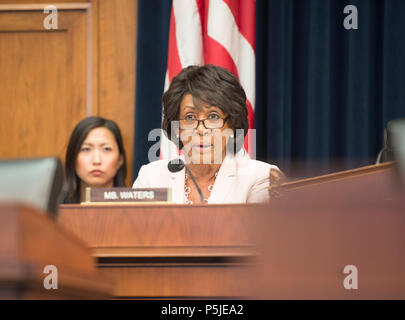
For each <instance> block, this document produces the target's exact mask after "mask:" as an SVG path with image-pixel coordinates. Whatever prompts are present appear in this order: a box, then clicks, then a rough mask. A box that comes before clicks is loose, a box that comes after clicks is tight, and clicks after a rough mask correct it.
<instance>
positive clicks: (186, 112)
mask: <svg viewBox="0 0 405 320" xmlns="http://www.w3.org/2000/svg"><path fill="white" fill-rule="evenodd" d="M226 117H227V114H225V113H224V112H223V111H222V110H221V109H220V108H218V107H216V106H211V105H208V104H204V103H201V104H199V105H198V106H195V105H194V102H193V97H192V95H191V94H186V95H184V97H183V100H182V101H181V103H180V116H179V118H180V130H179V135H180V139H181V142H182V143H183V145H184V152H185V155H186V160H189V162H191V163H194V164H220V163H222V160H223V158H224V157H225V154H226V142H227V141H228V138H229V136H230V135H231V134H233V130H232V129H231V128H230V127H229V125H228V121H226V120H225V119H226ZM203 119H207V121H206V123H205V124H206V126H207V127H209V128H206V127H205V126H204V124H203V122H202V121H200V122H199V123H198V126H197V127H196V128H195V129H192V128H191V127H192V125H190V124H192V123H193V120H203ZM221 119H223V120H221ZM222 123H223V125H222ZM220 125H221V127H219V126H220ZM211 127H217V128H211ZM187 158H188V159H187Z"/></svg>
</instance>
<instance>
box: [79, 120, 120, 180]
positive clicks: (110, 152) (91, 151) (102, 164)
mask: <svg viewBox="0 0 405 320" xmlns="http://www.w3.org/2000/svg"><path fill="white" fill-rule="evenodd" d="M123 162H124V161H123V158H122V156H121V155H120V153H119V149H118V144H117V142H116V140H115V137H114V135H113V134H112V133H111V131H110V130H108V129H107V128H103V127H100V128H95V129H93V130H91V131H90V132H89V133H88V135H87V137H86V138H85V139H84V141H83V144H82V145H81V147H80V151H79V154H78V155H77V158H76V174H77V175H78V177H79V178H80V180H81V181H82V182H84V183H85V184H86V185H87V186H89V187H96V188H110V187H113V184H114V177H115V175H116V173H117V171H118V169H119V168H120V167H121V166H122V164H123Z"/></svg>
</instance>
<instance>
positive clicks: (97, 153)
mask: <svg viewBox="0 0 405 320" xmlns="http://www.w3.org/2000/svg"><path fill="white" fill-rule="evenodd" d="M92 160H93V164H100V163H101V153H100V151H98V150H94V152H93V159H92Z"/></svg>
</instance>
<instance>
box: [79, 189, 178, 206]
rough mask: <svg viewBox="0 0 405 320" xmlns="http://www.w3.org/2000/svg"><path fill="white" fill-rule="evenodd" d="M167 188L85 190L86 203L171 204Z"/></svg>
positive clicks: (169, 190)
mask: <svg viewBox="0 0 405 320" xmlns="http://www.w3.org/2000/svg"><path fill="white" fill-rule="evenodd" d="M171 198H172V197H171V189H167V188H144V189H133V188H86V203H92V202H171V201H172V199H171Z"/></svg>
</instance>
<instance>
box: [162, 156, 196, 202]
mask: <svg viewBox="0 0 405 320" xmlns="http://www.w3.org/2000/svg"><path fill="white" fill-rule="evenodd" d="M183 168H186V170H187V172H188V174H189V176H190V178H191V180H192V181H193V183H194V185H195V186H196V187H197V191H198V193H199V194H200V199H201V203H204V196H203V194H202V192H201V189H200V187H199V186H198V184H197V182H196V181H195V179H194V176H193V175H192V173H191V171H190V169H189V168H188V167H187V166H186V164H185V163H184V161H183V160H181V159H180V158H179V159H173V160H170V161H169V163H168V164H167V169H169V171H170V172H172V173H176V172H179V171H181V170H183Z"/></svg>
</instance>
